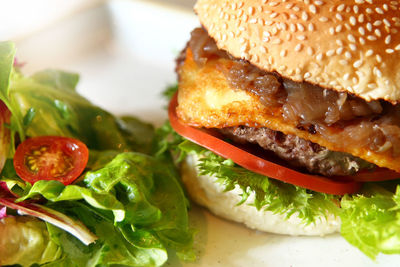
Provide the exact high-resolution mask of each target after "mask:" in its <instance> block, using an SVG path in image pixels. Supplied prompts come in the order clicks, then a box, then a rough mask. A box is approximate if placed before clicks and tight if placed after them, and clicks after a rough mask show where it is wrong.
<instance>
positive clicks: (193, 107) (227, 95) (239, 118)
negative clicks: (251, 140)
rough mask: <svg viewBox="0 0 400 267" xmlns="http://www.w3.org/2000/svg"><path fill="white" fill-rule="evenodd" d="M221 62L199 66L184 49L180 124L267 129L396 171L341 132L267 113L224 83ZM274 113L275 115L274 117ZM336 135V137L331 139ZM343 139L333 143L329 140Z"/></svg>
mask: <svg viewBox="0 0 400 267" xmlns="http://www.w3.org/2000/svg"><path fill="white" fill-rule="evenodd" d="M224 62H227V60H225V59H220V60H215V61H210V62H209V63H207V64H206V65H205V66H204V67H199V66H198V65H197V64H196V63H195V62H194V61H193V59H192V57H191V52H190V50H188V52H187V56H186V60H185V63H184V64H183V65H182V66H181V68H180V70H179V75H180V81H179V93H178V107H177V115H178V117H179V118H180V119H181V120H182V122H183V123H185V124H188V125H192V126H196V127H207V128H223V127H231V126H239V125H245V126H250V127H268V128H270V129H272V130H275V131H281V132H283V133H285V134H293V135H297V136H299V137H301V138H303V139H305V140H310V141H312V142H314V143H317V144H319V145H321V146H324V147H326V148H328V149H330V150H333V151H341V152H347V153H350V154H352V155H354V156H357V157H360V158H362V159H364V160H366V161H368V162H371V163H374V164H376V165H378V166H380V167H387V168H390V169H393V170H395V171H397V172H400V165H399V164H398V162H400V156H397V157H395V158H394V157H391V156H390V155H388V154H384V153H377V152H374V151H371V150H369V149H367V148H363V147H360V146H359V144H357V142H352V141H348V139H346V138H341V136H340V134H341V133H342V131H341V129H338V128H335V127H333V126H326V129H327V131H328V132H329V134H328V135H326V136H329V137H335V138H332V139H330V140H329V138H328V137H326V136H323V135H321V134H319V133H318V132H317V133H313V134H312V133H309V132H308V131H305V130H301V129H298V128H297V127H296V125H295V124H294V122H290V121H286V120H284V119H283V118H282V116H281V111H280V110H276V111H271V110H269V109H268V108H266V107H265V106H264V105H263V104H262V103H261V102H260V100H259V98H258V97H257V96H255V95H253V94H251V93H249V92H247V91H244V90H235V89H233V88H232V87H230V85H229V84H228V82H227V80H226V78H225V76H224V74H223V72H222V71H221V66H217V65H218V64H220V65H221V64H224ZM274 114H275V115H274ZM335 135H336V136H335ZM338 136H339V137H338ZM337 139H339V140H344V141H345V140H347V142H344V141H343V142H342V143H335V142H333V141H331V140H337Z"/></svg>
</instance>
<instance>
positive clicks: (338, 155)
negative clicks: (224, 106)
mask: <svg viewBox="0 0 400 267" xmlns="http://www.w3.org/2000/svg"><path fill="white" fill-rule="evenodd" d="M220 132H221V133H223V134H224V135H225V136H227V137H229V138H230V139H232V140H233V141H235V142H238V143H241V144H246V143H252V144H258V145H259V146H261V147H262V148H264V149H266V150H269V151H272V152H274V153H275V154H276V155H277V156H278V157H280V158H282V159H284V160H286V161H288V163H289V164H291V165H293V166H296V167H304V168H306V169H307V170H308V171H309V172H311V173H318V174H322V175H324V176H346V175H352V174H355V173H356V172H358V171H359V170H362V169H367V168H373V167H374V165H373V164H371V163H368V162H366V161H365V160H362V159H360V158H358V157H354V156H352V155H351V154H348V153H343V152H336V151H331V150H329V149H327V148H325V147H323V146H320V145H318V144H316V143H313V142H310V141H307V140H304V139H302V138H300V137H298V136H295V135H290V134H289V135H285V134H283V133H282V132H279V131H273V130H271V129H268V128H265V127H261V128H254V127H246V126H239V127H228V128H223V129H220Z"/></svg>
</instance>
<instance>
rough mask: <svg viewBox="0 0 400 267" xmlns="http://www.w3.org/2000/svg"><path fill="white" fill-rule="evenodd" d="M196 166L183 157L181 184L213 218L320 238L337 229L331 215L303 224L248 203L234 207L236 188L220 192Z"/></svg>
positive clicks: (336, 220)
mask: <svg viewBox="0 0 400 267" xmlns="http://www.w3.org/2000/svg"><path fill="white" fill-rule="evenodd" d="M197 164H198V158H197V157H196V156H195V155H189V156H187V157H186V159H185V162H184V164H183V166H182V168H181V172H182V175H181V176H182V181H183V183H184V184H185V187H186V189H187V191H188V193H189V195H190V196H191V198H192V200H194V201H195V202H196V203H197V204H199V205H201V206H204V207H206V208H207V209H209V210H210V211H211V212H212V213H214V214H215V215H217V216H220V217H222V218H225V219H228V220H231V221H234V222H238V223H243V224H245V225H246V226H247V227H249V228H251V229H257V230H260V231H264V232H269V233H275V234H285V235H303V236H323V235H327V234H331V233H335V232H338V231H339V229H340V219H339V218H338V217H335V216H333V215H330V216H327V217H326V218H325V217H321V219H320V220H317V221H316V222H315V223H312V224H308V225H305V224H304V223H302V221H301V220H300V219H299V218H298V217H297V216H296V215H295V214H294V215H292V216H291V217H290V218H289V219H287V218H286V217H285V214H274V213H272V212H270V211H262V210H257V209H256V208H255V207H254V206H252V205H251V200H249V201H247V202H246V203H244V204H242V205H237V203H239V201H240V200H241V198H240V196H239V194H240V193H241V192H238V190H239V191H240V189H237V190H236V189H235V190H233V191H229V192H224V188H223V187H222V186H221V185H220V184H218V183H217V182H216V178H214V177H211V176H207V175H200V174H199V173H198V170H197V168H196V166H197Z"/></svg>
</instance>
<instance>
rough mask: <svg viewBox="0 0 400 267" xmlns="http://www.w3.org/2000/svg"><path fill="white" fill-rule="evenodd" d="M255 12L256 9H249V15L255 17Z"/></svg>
mask: <svg viewBox="0 0 400 267" xmlns="http://www.w3.org/2000/svg"><path fill="white" fill-rule="evenodd" d="M254 12H255V9H254V7H252V6H251V7H249V9H248V13H249V15H254Z"/></svg>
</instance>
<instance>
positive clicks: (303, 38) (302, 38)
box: [297, 35, 306, 41]
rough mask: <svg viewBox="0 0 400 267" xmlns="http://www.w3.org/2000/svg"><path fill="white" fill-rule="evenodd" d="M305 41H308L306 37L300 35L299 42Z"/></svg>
mask: <svg viewBox="0 0 400 267" xmlns="http://www.w3.org/2000/svg"><path fill="white" fill-rule="evenodd" d="M305 39H306V36H305V35H299V36H297V40H300V41H304V40H305Z"/></svg>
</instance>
